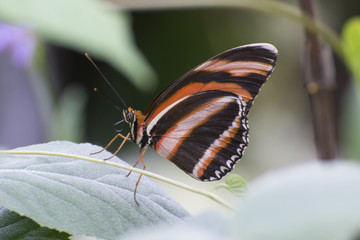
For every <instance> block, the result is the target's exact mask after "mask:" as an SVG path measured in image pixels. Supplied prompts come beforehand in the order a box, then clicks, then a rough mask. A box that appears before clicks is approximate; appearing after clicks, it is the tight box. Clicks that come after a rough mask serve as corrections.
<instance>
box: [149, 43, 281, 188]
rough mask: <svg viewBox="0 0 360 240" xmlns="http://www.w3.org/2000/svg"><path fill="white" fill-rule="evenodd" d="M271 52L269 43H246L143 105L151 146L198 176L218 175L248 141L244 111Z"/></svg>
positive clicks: (271, 62) (264, 73)
mask: <svg viewBox="0 0 360 240" xmlns="http://www.w3.org/2000/svg"><path fill="white" fill-rule="evenodd" d="M276 57H277V51H276V48H275V47H273V46H272V45H269V44H252V45H246V46H242V47H238V48H234V49H231V50H228V51H226V52H223V53H221V54H219V55H217V56H215V57H213V58H211V59H209V60H208V61H206V62H205V63H203V64H201V65H199V66H198V67H196V68H195V69H193V70H191V71H190V72H189V73H187V74H186V75H184V76H183V77H182V78H180V79H178V80H177V81H175V82H174V83H173V84H172V85H170V86H169V87H168V88H167V89H165V90H164V91H163V92H162V93H161V94H160V95H159V96H158V97H157V98H156V99H155V100H154V102H153V103H152V104H151V105H150V107H149V109H148V111H147V114H146V118H145V121H144V124H145V125H147V135H148V136H151V139H152V140H151V146H152V147H154V149H155V150H156V151H157V152H158V153H159V154H160V155H161V156H163V157H165V158H167V159H169V160H170V161H172V162H174V163H175V164H176V165H177V166H178V167H179V168H181V169H182V170H184V171H185V172H186V173H188V174H190V175H192V176H193V177H195V178H197V179H200V180H204V181H212V180H218V179H221V178H222V177H223V176H224V175H225V174H226V173H228V172H229V171H231V170H232V168H233V166H234V164H235V163H236V162H237V161H238V160H240V158H241V157H242V155H243V151H244V149H245V148H246V146H247V144H248V131H249V128H248V120H247V115H248V111H249V108H250V106H251V105H252V101H253V99H254V98H255V97H256V95H257V94H258V92H259V90H260V87H261V86H262V85H263V83H264V82H265V81H266V80H267V78H268V77H269V75H270V73H271V72H272V70H273V68H274V65H275V62H276Z"/></svg>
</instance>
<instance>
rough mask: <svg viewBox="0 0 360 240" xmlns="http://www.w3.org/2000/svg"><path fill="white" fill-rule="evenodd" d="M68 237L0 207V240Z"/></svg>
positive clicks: (38, 239) (45, 239) (58, 239)
mask: <svg viewBox="0 0 360 240" xmlns="http://www.w3.org/2000/svg"><path fill="white" fill-rule="evenodd" d="M69 236H70V235H69V234H67V233H64V232H58V231H56V230H52V229H49V228H46V227H41V226H40V225H39V224H37V223H36V222H34V221H33V220H31V219H30V218H27V217H24V216H20V215H19V214H17V213H15V212H12V211H9V210H8V209H6V208H4V207H1V206H0V239H2V240H18V239H37V240H67V239H69Z"/></svg>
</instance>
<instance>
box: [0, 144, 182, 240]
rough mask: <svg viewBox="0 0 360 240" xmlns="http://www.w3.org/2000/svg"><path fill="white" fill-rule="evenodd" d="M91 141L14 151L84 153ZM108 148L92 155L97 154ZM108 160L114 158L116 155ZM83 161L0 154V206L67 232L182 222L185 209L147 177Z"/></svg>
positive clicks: (106, 234) (112, 231) (104, 233)
mask: <svg viewBox="0 0 360 240" xmlns="http://www.w3.org/2000/svg"><path fill="white" fill-rule="evenodd" d="M100 149H101V148H100V147H98V146H94V145H91V144H75V143H71V142H51V143H48V144H41V145H33V146H29V147H25V148H19V149H17V150H42V151H56V152H63V153H72V154H77V155H83V156H89V153H92V152H96V151H99V150H100ZM106 156H107V157H108V156H111V155H110V153H109V152H105V153H102V154H98V155H97V156H96V157H98V158H100V159H102V158H105V157H106ZM113 160H116V161H120V160H118V159H117V158H114V159H113ZM127 173H128V172H127V171H126V170H123V169H119V168H115V167H110V166H106V165H103V164H96V163H91V162H86V161H83V160H78V159H72V158H63V157H51V156H43V155H41V156H40V155H8V154H6V155H2V156H1V157H0V205H3V206H5V207H6V208H8V209H10V210H12V211H15V212H17V213H19V214H21V215H24V216H27V217H29V218H31V219H33V220H34V221H36V222H37V223H38V224H40V225H41V226H46V227H49V228H52V229H57V230H59V231H64V232H67V233H69V234H72V235H87V236H96V237H100V238H105V239H109V238H110V239H111V238H114V237H115V236H118V235H120V234H123V233H125V232H127V231H130V230H134V229H136V228H138V227H139V226H147V225H151V224H155V223H175V222H179V221H182V218H183V217H185V216H187V215H188V213H187V212H186V211H185V210H184V209H183V208H182V207H181V206H179V205H178V204H177V203H176V202H175V201H173V200H172V199H171V198H170V197H169V196H168V195H167V194H166V193H164V192H163V191H162V190H161V189H159V188H158V187H157V186H156V185H155V184H153V183H152V182H151V181H150V180H149V179H148V178H146V177H143V178H142V179H141V182H140V185H139V188H138V193H137V200H138V202H139V203H140V206H138V205H137V204H136V203H135V201H134V187H135V183H136V181H137V180H138V174H136V173H132V174H131V175H130V176H129V177H126V174H127Z"/></svg>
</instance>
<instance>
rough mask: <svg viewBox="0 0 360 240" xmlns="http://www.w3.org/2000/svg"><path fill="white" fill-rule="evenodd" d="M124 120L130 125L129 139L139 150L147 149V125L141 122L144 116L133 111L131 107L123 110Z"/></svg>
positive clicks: (149, 141) (149, 140)
mask: <svg viewBox="0 0 360 240" xmlns="http://www.w3.org/2000/svg"><path fill="white" fill-rule="evenodd" d="M123 115H124V120H125V122H127V123H128V124H129V125H130V138H131V140H132V141H133V142H135V143H136V144H137V145H139V147H140V150H141V151H142V150H143V149H145V148H147V147H148V145H150V143H151V137H150V136H148V134H147V131H146V128H147V125H146V124H145V123H144V122H143V121H144V119H145V115H143V114H142V112H141V111H138V110H134V109H132V108H131V107H128V108H127V109H124V111H123Z"/></svg>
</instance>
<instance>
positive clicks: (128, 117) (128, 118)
mask: <svg viewBox="0 0 360 240" xmlns="http://www.w3.org/2000/svg"><path fill="white" fill-rule="evenodd" d="M123 115H124V119H125V122H127V123H129V124H130V125H131V124H133V123H135V122H136V120H137V119H136V115H135V111H134V109H132V108H131V107H128V108H126V109H124V110H123Z"/></svg>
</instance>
